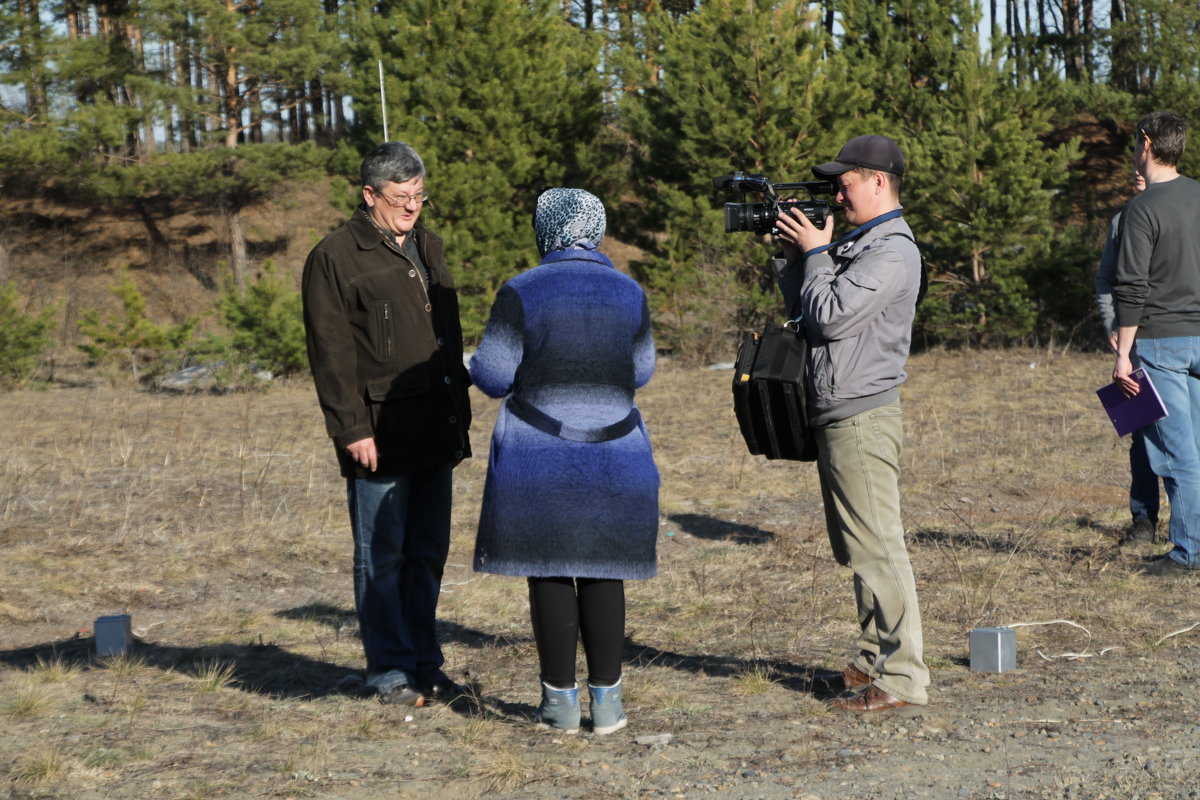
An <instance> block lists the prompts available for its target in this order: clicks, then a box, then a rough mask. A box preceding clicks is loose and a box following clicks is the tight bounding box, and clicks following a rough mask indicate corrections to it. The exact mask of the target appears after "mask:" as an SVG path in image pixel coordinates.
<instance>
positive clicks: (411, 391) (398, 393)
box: [367, 364, 429, 403]
mask: <svg viewBox="0 0 1200 800" xmlns="http://www.w3.org/2000/svg"><path fill="white" fill-rule="evenodd" d="M428 391H429V370H428V368H427V367H426V366H425V365H424V364H421V365H418V366H415V367H411V368H410V369H406V370H405V371H404V372H402V373H400V374H399V375H394V376H389V377H386V378H375V379H373V380H368V381H367V398H368V399H369V400H371V401H372V402H375V403H382V402H385V401H387V400H398V399H400V398H402V397H412V396H413V395H418V394H424V393H425V392H428Z"/></svg>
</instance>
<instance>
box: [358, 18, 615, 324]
mask: <svg viewBox="0 0 1200 800" xmlns="http://www.w3.org/2000/svg"><path fill="white" fill-rule="evenodd" d="M387 9H388V11H387V13H376V11H375V9H374V7H370V6H362V7H360V8H359V16H358V17H356V18H355V19H354V20H353V27H354V29H355V30H356V35H355V37H354V39H355V43H356V45H355V46H356V52H355V53H354V54H353V57H352V58H351V61H352V63H358V64H370V65H374V64H375V63H376V59H377V58H382V60H383V64H384V74H385V86H386V90H387V98H388V105H387V107H388V116H389V119H388V133H389V136H390V138H392V139H393V140H398V141H406V142H408V143H409V144H411V145H412V146H413V147H415V148H416V150H417V152H419V153H420V154H421V157H422V158H423V159H424V161H425V165H426V169H427V173H428V176H427V180H426V184H427V186H428V187H429V189H430V191H431V192H432V196H433V200H432V202H431V203H430V204H428V205H427V206H426V207H425V211H424V213H423V214H422V221H423V222H424V223H425V224H426V225H428V226H429V227H430V228H431V229H433V230H435V231H437V232H438V234H439V235H441V236H442V237H443V238H444V239H445V242H446V252H447V253H448V255H449V257H450V259H451V268H452V269H453V270H454V272H455V277H456V280H457V282H458V286H459V292H460V302H461V306H462V310H463V329H464V333H465V335H466V337H467V339H468V340H471V339H475V338H477V337H478V336H479V335H480V334H481V333H482V331H483V324H484V321H485V318H486V315H487V312H488V309H489V308H490V307H491V304H492V301H493V299H494V297H495V293H496V291H497V290H498V289H499V288H500V286H501V285H502V284H503V283H504V281H506V280H508V279H509V278H511V277H512V276H513V275H515V274H517V273H518V272H519V271H521V270H522V269H524V268H526V267H529V266H532V265H533V264H535V263H537V260H538V254H537V248H536V246H535V244H534V238H533V235H532V228H531V226H530V218H531V215H532V210H533V201H534V199H535V197H536V194H537V190H538V189H539V188H540V187H542V186H543V185H567V184H570V185H584V186H586V185H587V176H582V175H580V174H578V172H577V171H576V170H577V166H576V165H578V164H581V163H589V162H591V163H594V162H595V160H596V149H595V145H594V143H595V140H596V139H597V136H598V134H599V132H600V130H601V121H602V117H601V114H602V108H603V107H602V99H603V98H602V90H603V84H602V79H601V75H600V73H599V71H598V69H597V66H598V63H599V52H600V44H601V40H600V39H599V37H597V36H595V35H590V34H588V33H585V32H583V31H580V30H579V29H578V28H575V27H574V26H572V25H571V24H569V23H568V22H567V21H565V20H564V19H563V18H562V4H561V3H555V2H549V0H534V2H527V1H526V0H416V1H415V2H409V3H402V4H394V5H388V6H387ZM358 75H359V76H360V78H361V80H360V82H359V83H358V84H357V85H356V86H355V88H354V90H353V96H354V104H355V115H356V119H357V120H358V121H359V124H360V131H359V141H360V149H362V150H363V151H364V152H365V151H366V150H367V149H369V148H370V147H371V146H373V145H374V144H375V143H377V142H378V140H379V138H380V137H381V136H382V132H383V125H382V120H381V119H380V117H379V87H378V84H377V73H376V71H375V70H374V69H370V70H361V71H360V72H359V73H358ZM601 199H602V200H605V201H606V202H607V205H608V208H609V210H610V212H614V211H615V209H616V198H613V197H608V198H601Z"/></svg>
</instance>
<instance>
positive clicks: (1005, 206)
mask: <svg viewBox="0 0 1200 800" xmlns="http://www.w3.org/2000/svg"><path fill="white" fill-rule="evenodd" d="M847 5H848V6H854V7H857V8H859V9H860V11H861V15H859V16H856V17H855V24H854V25H848V26H847V31H846V38H847V40H848V41H852V42H853V44H847V45H846V50H847V52H851V53H853V54H854V55H855V57H856V63H858V64H859V65H860V67H861V68H863V69H864V72H865V74H866V75H868V76H870V77H871V80H873V81H877V83H876V85H873V86H871V88H872V89H874V91H875V92H876V93H877V96H881V97H882V96H886V97H888V98H889V99H890V101H891V104H890V107H889V109H888V112H887V113H888V115H889V116H890V118H891V121H890V124H889V126H888V127H886V128H884V129H883V132H885V133H890V134H891V135H893V136H894V138H896V139H897V140H899V142H900V144H901V147H902V149H903V150H904V152H905V155H906V159H907V164H906V174H905V189H904V197H903V201H904V206H905V217H906V218H907V219H908V221H909V224H910V225H911V226H912V228H913V231H914V233H915V234H916V235H917V239H918V242H919V243H920V245H921V248H922V252H923V254H924V256H925V259H926V263H927V265H928V267H929V269H930V280H931V285H930V292H929V296H928V298H927V299H926V302H925V304H924V305H923V306H922V308H921V311H920V314H919V316H918V319H917V324H918V333H919V334H923V335H924V336H925V337H926V338H930V339H934V340H939V341H951V342H982V343H989V342H990V343H998V342H1004V341H1010V340H1015V339H1021V338H1024V337H1028V336H1030V335H1031V334H1033V333H1034V331H1035V324H1036V322H1037V312H1038V306H1037V303H1036V300H1035V298H1034V297H1033V296H1032V295H1031V293H1030V280H1031V279H1032V277H1033V275H1034V274H1036V273H1037V271H1039V270H1042V269H1049V270H1056V269H1060V268H1061V264H1059V263H1057V262H1056V259H1057V258H1058V257H1059V253H1058V238H1059V236H1060V231H1061V228H1060V227H1056V223H1061V222H1062V209H1061V208H1060V207H1059V206H1058V205H1056V203H1055V199H1056V197H1057V196H1058V195H1059V194H1060V193H1061V191H1062V189H1063V188H1064V187H1065V186H1066V184H1067V180H1068V178H1069V171H1068V167H1069V165H1070V164H1071V163H1072V162H1073V161H1075V160H1076V159H1077V158H1078V157H1079V155H1080V151H1079V148H1078V144H1077V143H1076V142H1074V141H1072V142H1068V143H1067V144H1065V145H1062V146H1059V147H1057V148H1051V147H1049V146H1047V145H1046V144H1045V143H1044V142H1043V140H1042V138H1041V137H1043V136H1044V135H1046V134H1047V133H1048V132H1049V131H1050V130H1051V126H1052V113H1053V112H1052V110H1051V108H1049V107H1047V106H1046V105H1044V104H1043V103H1042V102H1041V100H1042V99H1043V95H1042V94H1041V93H1039V91H1041V92H1044V90H1039V89H1036V88H1034V87H1032V86H1030V85H1027V84H1024V83H1022V82H1019V81H1018V82H1014V81H1012V80H1011V79H1010V78H1009V76H1008V75H1007V71H1006V65H1005V63H1004V55H1003V54H1004V42H1003V41H1001V40H999V39H994V40H993V41H992V43H991V46H990V49H988V50H986V51H984V50H982V49H981V47H980V42H979V37H978V34H977V29H978V25H979V9H978V7H977V5H976V4H975V3H974V2H972V1H971V0H954V1H953V2H939V3H903V4H902V3H896V4H894V6H895V7H894V8H893V9H890V10H889V9H888V8H887V4H880V5H878V6H876V7H875V10H873V11H872V10H869V9H867V8H864V7H862V5H861V4H856V3H853V2H851V3H847ZM912 31H926V32H927V33H926V34H925V35H923V36H913V35H912V33H911V32H912ZM896 63H906V64H908V65H910V69H909V70H894V69H893V70H888V69H886V68H885V65H887V64H896ZM897 73H899V75H897ZM860 132H866V131H860ZM1089 283H1090V282H1089Z"/></svg>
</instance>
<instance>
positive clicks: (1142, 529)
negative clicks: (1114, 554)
mask: <svg viewBox="0 0 1200 800" xmlns="http://www.w3.org/2000/svg"><path fill="white" fill-rule="evenodd" d="M1157 539H1158V526H1157V525H1155V524H1154V523H1153V522H1151V521H1150V519H1149V518H1147V517H1138V518H1137V519H1135V520H1134V521H1133V524H1132V525H1130V526H1129V527H1128V528H1126V529H1125V536H1124V537H1122V538H1121V544H1132V543H1133V542H1154V541H1156V540H1157Z"/></svg>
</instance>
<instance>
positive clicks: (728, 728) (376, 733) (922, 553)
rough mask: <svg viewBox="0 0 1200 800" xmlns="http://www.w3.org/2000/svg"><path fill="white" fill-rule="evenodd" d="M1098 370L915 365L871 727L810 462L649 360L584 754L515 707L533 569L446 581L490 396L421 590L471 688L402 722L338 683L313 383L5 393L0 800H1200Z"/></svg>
mask: <svg viewBox="0 0 1200 800" xmlns="http://www.w3.org/2000/svg"><path fill="white" fill-rule="evenodd" d="M1109 369H1110V365H1109V363H1108V359H1107V358H1104V357H1102V356H1099V355H1094V354H1077V353H1058V352H1048V351H1045V350H1037V351H1035V350H1008V351H987V352H977V351H966V352H940V351H938V352H930V353H924V354H918V355H916V356H914V357H913V358H912V360H911V362H910V380H909V382H908V384H907V385H906V386H905V388H904V396H903V403H904V407H905V454H904V458H903V479H902V490H903V497H904V513H905V524H906V527H907V529H908V531H909V535H910V551H911V555H912V559H913V562H914V567H915V571H916V574H917V579H918V591H919V594H920V597H921V602H922V613H923V618H924V630H925V646H926V657H927V661H928V663H929V665H930V668H931V672H932V679H933V684H932V687H931V703H930V705H929V706H927V707H923V708H919V709H915V711H914V713H907V714H905V713H897V714H882V715H873V716H862V717H859V716H851V715H846V714H842V713H838V712H833V711H830V710H828V709H826V708H825V706H824V704H823V702H822V701H823V700H824V699H825V698H826V697H827V695H825V694H822V693H821V692H820V691H819V690H815V687H814V678H818V677H820V676H822V675H826V674H829V673H831V672H832V671H836V670H840V669H841V667H842V666H843V665H844V664H845V663H846V662H847V660H848V659H849V658H850V657H851V655H852V654H853V641H854V633H855V623H854V606H853V599H852V593H851V581H850V574H849V572H848V571H845V570H843V569H841V568H839V567H838V566H837V565H836V564H835V563H834V562H833V561H832V558H831V557H830V554H829V546H828V543H827V542H826V541H825V539H824V531H823V522H822V519H823V518H822V513H821V507H820V499H819V490H818V487H817V480H816V475H815V470H814V468H813V466H812V465H805V464H793V463H780V462H767V461H765V460H763V459H761V458H753V457H750V456H747V455H745V454H744V452H743V448H742V445H741V442H740V440H739V439H738V438H737V434H736V430H735V423H734V421H733V418H732V414H731V411H730V408H729V380H730V373H729V372H728V371H727V370H707V369H701V368H691V367H683V366H678V365H674V364H672V363H670V362H663V363H662V364H660V368H659V371H658V374H657V375H656V377H655V379H654V380H653V381H652V382H651V384H650V385H649V387H647V389H646V390H645V391H643V392H642V393H641V395H639V403H640V405H641V407H642V410H643V413H644V416H645V418H646V420H647V426H648V428H649V429H650V431H651V433H652V436H653V438H654V441H655V447H656V458H657V461H658V464H659V467H660V470H661V472H662V476H663V488H662V494H661V503H662V520H661V536H660V540H659V576H658V577H657V578H655V579H653V580H650V581H645V582H636V583H630V584H629V587H628V597H629V622H628V634H627V642H626V647H625V665H626V667H625V669H626V672H625V681H626V687H627V688H626V692H627V694H626V699H627V702H626V706H627V710H628V712H629V716H630V724H629V726H628V727H627V728H626V729H624V730H622V731H619V732H617V733H615V734H613V735H611V736H607V737H596V736H593V735H592V734H591V733H590V732H589V731H587V730H586V728H585V730H584V731H583V732H582V733H581V734H580V735H578V736H558V735H554V734H549V733H545V732H541V731H537V730H535V729H534V728H533V727H532V726H531V725H530V724H529V721H528V720H529V717H530V716H531V715H532V713H533V712H534V709H535V705H536V702H537V692H538V684H537V662H536V653H535V650H534V647H533V643H532V639H531V636H530V632H529V625H528V620H527V609H526V598H525V596H524V586H523V582H521V581H519V580H515V579H505V578H497V577H493V576H481V575H477V574H474V573H472V572H471V570H470V556H471V547H472V544H473V528H474V522H475V517H476V515H477V513H478V507H479V495H480V491H481V488H482V479H483V475H484V470H485V468H486V453H487V441H488V437H489V435H490V430H491V423H492V420H493V419H494V414H495V405H494V403H493V401H490V400H487V399H485V398H483V397H482V396H480V395H478V394H476V395H473V399H474V401H475V407H476V411H477V419H476V422H475V424H474V426H473V438H474V446H475V451H476V455H475V458H473V459H471V460H470V461H468V462H466V463H464V464H463V465H462V467H460V469H459V470H458V473H457V475H458V477H457V482H456V488H455V498H456V506H455V521H454V545H453V550H452V553H451V558H450V565H449V567H448V570H447V574H446V578H445V587H444V591H443V596H442V602H441V619H442V623H441V631H440V632H441V635H442V639H443V641H444V643H445V651H446V658H447V663H446V669H447V671H448V672H449V673H450V674H451V675H452V676H454V677H455V678H457V679H459V680H465V681H469V682H471V683H472V684H473V685H474V686H475V687H476V688H477V692H478V696H477V698H476V699H475V701H474V702H468V703H461V704H458V705H456V706H454V707H447V706H431V707H428V708H421V709H399V708H393V707H387V706H383V705H381V704H379V703H378V702H376V701H375V700H373V699H371V698H364V697H360V696H358V695H357V694H356V692H355V690H354V680H355V678H356V677H357V676H358V675H359V674H360V670H361V668H362V657H361V651H360V649H359V644H358V640H357V637H356V623H355V620H354V615H353V601H352V596H351V590H350V587H351V577H350V540H349V533H348V525H347V522H346V519H345V510H344V497H343V488H342V486H341V485H340V483H339V481H338V479H337V477H336V475H335V471H334V467H333V463H332V453H331V452H330V451H329V445H328V443H327V440H326V438H325V436H324V432H323V430H322V427H321V422H320V418H319V414H318V413H317V410H316V404H315V397H314V395H313V393H312V390H311V388H310V387H309V386H308V385H307V384H305V383H294V384H289V385H285V386H280V387H276V388H274V389H272V390H270V391H268V392H265V393H259V394H240V395H201V394H196V395H161V394H150V393H145V392H138V391H133V390H130V389H117V388H111V387H108V386H105V385H96V384H92V383H89V382H88V381H86V380H80V381H78V382H77V384H80V385H75V386H74V387H73V388H66V387H63V386H57V387H54V388H50V389H48V390H43V391H34V390H30V391H18V392H10V393H7V394H0V418H3V419H4V420H6V423H5V424H4V425H3V426H0V546H2V548H3V552H4V554H5V558H4V560H3V563H0V720H2V722H3V724H2V725H0V775H3V776H5V777H4V779H3V783H0V796H3V797H9V798H42V797H46V798H49V797H55V798H74V799H77V800H93V799H98V798H105V799H106V800H107V799H110V798H113V799H121V800H125V799H129V800H132V799H133V798H137V799H138V800H148V799H149V798H208V797H213V798H250V797H280V798H286V797H292V798H308V797H313V798H346V799H347V800H351V799H353V800H358V799H359V798H363V799H364V800H365V798H379V797H394V798H439V800H440V799H442V798H445V799H446V800H457V799H458V798H464V799H465V798H478V797H495V798H532V799H533V800H551V798H614V799H616V798H621V800H635V799H636V800H640V799H642V798H708V797H711V798H739V799H745V800H750V799H752V798H764V799H769V800H775V799H776V798H789V799H790V798H802V799H803V800H814V799H815V798H816V799H819V800H842V799H850V798H864V799H865V798H872V800H890V799H891V798H966V799H967V800H1012V799H1015V798H1030V799H1032V798H1064V799H1069V800H1081V799H1083V798H1110V799H1112V800H1117V799H1120V800H1131V799H1132V798H1142V799H1144V800H1150V799H1152V798H1169V799H1170V800H1176V799H1182V798H1200V778H1198V775H1200V718H1198V717H1197V715H1196V702H1195V699H1194V698H1193V699H1192V700H1189V699H1188V698H1189V697H1190V696H1191V695H1192V692H1193V689H1194V686H1195V685H1196V681H1197V679H1198V678H1200V659H1198V658H1197V656H1198V655H1200V628H1196V629H1192V628H1191V627H1190V626H1192V625H1194V624H1196V623H1197V622H1198V621H1200V601H1198V600H1197V595H1196V588H1197V586H1198V585H1200V582H1198V580H1197V579H1196V578H1191V577H1188V578H1183V579H1178V580H1169V579H1167V580H1164V579H1159V578H1152V577H1148V576H1145V575H1142V574H1141V573H1140V572H1139V570H1138V567H1139V564H1140V563H1141V560H1142V559H1143V558H1145V557H1147V556H1150V555H1153V554H1155V553H1157V552H1159V551H1160V550H1162V549H1164V548H1163V546H1162V545H1149V544H1146V545H1137V546H1118V541H1119V538H1120V534H1121V531H1122V529H1123V527H1124V525H1125V524H1126V523H1127V516H1128V514H1127V512H1126V511H1125V510H1124V507H1123V506H1124V502H1125V486H1126V481H1127V466H1126V462H1125V458H1126V449H1127V442H1125V441H1121V440H1118V439H1116V437H1115V436H1114V435H1113V432H1112V430H1111V427H1110V426H1109V425H1108V422H1107V420H1106V419H1105V418H1104V417H1103V414H1102V413H1101V411H1100V409H1099V406H1098V403H1097V401H1096V399H1095V396H1094V394H1093V391H1094V389H1095V388H1096V387H1097V386H1099V385H1100V384H1101V383H1102V382H1104V377H1105V375H1106V374H1107V372H1108V370H1109ZM1164 504H1165V499H1164ZM1165 517H1166V511H1165V509H1164V518H1165ZM119 611H127V612H128V613H130V614H131V616H132V620H133V629H134V633H135V635H136V641H135V643H134V646H133V653H132V656H131V657H130V658H128V659H97V658H96V657H95V656H94V654H93V649H92V645H93V642H92V634H91V627H92V621H93V620H94V619H95V617H97V616H99V615H101V614H108V613H114V612H119ZM994 625H1020V626H1021V627H1017V628H1016V637H1017V656H1018V666H1017V668H1016V669H1013V670H1009V671H1006V672H1004V673H1000V674H990V673H983V672H975V671H971V670H970V669H969V667H968V660H967V657H968V649H967V638H968V634H969V632H970V631H971V630H972V629H974V628H977V627H981V626H994ZM580 669H581V675H582V670H583V664H582V658H581V659H580ZM585 716H586V709H585Z"/></svg>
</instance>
